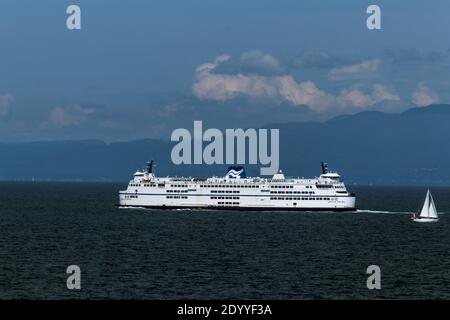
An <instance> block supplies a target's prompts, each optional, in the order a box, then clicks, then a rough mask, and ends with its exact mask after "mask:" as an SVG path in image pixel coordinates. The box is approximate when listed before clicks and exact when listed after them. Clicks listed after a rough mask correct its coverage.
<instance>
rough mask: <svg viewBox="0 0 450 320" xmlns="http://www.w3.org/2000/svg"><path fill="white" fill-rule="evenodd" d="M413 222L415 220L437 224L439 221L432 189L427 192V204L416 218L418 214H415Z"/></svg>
mask: <svg viewBox="0 0 450 320" xmlns="http://www.w3.org/2000/svg"><path fill="white" fill-rule="evenodd" d="M411 220H413V221H414V222H437V221H438V220H439V218H438V214H437V210H436V206H435V205H434V200H433V196H432V195H431V192H430V189H428V191H427V195H426V197H425V202H424V204H423V207H422V210H421V211H420V213H419V216H418V217H416V214H415V213H413V216H412V217H411Z"/></svg>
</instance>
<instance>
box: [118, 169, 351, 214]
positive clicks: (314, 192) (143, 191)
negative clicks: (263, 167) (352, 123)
mask: <svg viewBox="0 0 450 320" xmlns="http://www.w3.org/2000/svg"><path fill="white" fill-rule="evenodd" d="M119 207H131V208H132V207H144V208H158V209H179V208H206V209H233V210H239V209H241V210H305V211H312V210H317V211H354V210H355V194H353V193H349V192H348V191H347V189H346V187H345V185H344V183H343V182H342V181H341V178H340V176H339V175H338V174H337V173H335V172H329V171H328V166H327V164H326V163H323V162H322V174H321V175H320V176H319V177H318V178H313V179H299V178H297V179H292V178H286V177H285V176H284V174H283V173H282V172H281V171H280V172H279V173H277V174H275V175H274V176H273V177H272V178H271V179H265V178H260V177H247V176H246V173H245V170H244V168H243V167H237V166H233V167H230V168H229V169H228V172H227V174H226V175H225V176H224V177H211V178H208V179H197V178H175V177H166V178H163V177H156V176H155V174H154V172H153V161H150V162H148V163H147V169H146V170H144V171H137V172H136V173H135V174H134V178H133V179H132V180H131V181H130V182H129V184H128V188H127V189H126V190H124V191H120V192H119Z"/></svg>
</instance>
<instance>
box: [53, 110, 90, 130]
mask: <svg viewBox="0 0 450 320" xmlns="http://www.w3.org/2000/svg"><path fill="white" fill-rule="evenodd" d="M94 112H95V110H94V109H92V108H85V107H82V106H80V105H72V106H69V107H66V108H62V107H56V108H53V110H52V111H51V113H50V123H51V124H52V125H54V126H56V127H70V126H74V125H79V124H80V123H82V122H84V121H85V120H86V117H87V116H88V115H90V114H92V113H94Z"/></svg>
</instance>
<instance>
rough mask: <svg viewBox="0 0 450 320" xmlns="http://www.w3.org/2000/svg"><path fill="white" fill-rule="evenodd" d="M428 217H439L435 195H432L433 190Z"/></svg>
mask: <svg viewBox="0 0 450 320" xmlns="http://www.w3.org/2000/svg"><path fill="white" fill-rule="evenodd" d="M428 217H430V218H437V217H438V214H437V210H436V206H435V205H434V200H433V196H432V195H431V192H430V206H429V209H428Z"/></svg>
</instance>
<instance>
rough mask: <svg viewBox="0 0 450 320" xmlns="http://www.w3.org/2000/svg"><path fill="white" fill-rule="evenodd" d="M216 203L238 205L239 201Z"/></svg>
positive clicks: (219, 203)
mask: <svg viewBox="0 0 450 320" xmlns="http://www.w3.org/2000/svg"><path fill="white" fill-rule="evenodd" d="M217 204H218V205H230V204H231V205H239V202H217Z"/></svg>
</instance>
